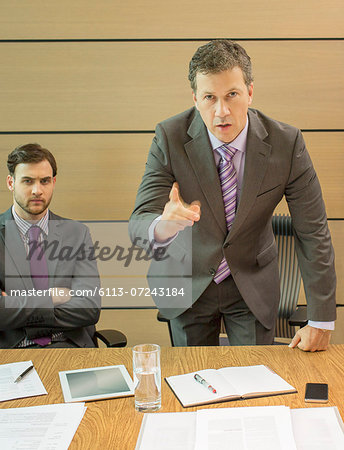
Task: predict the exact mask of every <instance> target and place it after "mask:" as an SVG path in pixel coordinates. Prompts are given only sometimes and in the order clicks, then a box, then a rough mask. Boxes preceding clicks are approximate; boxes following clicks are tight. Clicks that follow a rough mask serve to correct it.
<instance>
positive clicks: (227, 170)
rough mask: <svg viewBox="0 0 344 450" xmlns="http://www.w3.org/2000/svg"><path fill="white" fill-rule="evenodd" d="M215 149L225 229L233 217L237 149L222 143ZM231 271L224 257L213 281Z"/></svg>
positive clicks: (219, 280) (222, 277)
mask: <svg viewBox="0 0 344 450" xmlns="http://www.w3.org/2000/svg"><path fill="white" fill-rule="evenodd" d="M216 151H217V152H218V153H219V154H220V156H221V160H220V164H219V167H218V171H219V177H220V184H221V189H222V197H223V205H224V209H225V216H226V224H227V230H228V231H229V230H230V229H231V226H232V224H233V222H234V218H235V209H236V197H237V173H236V170H235V167H234V165H233V162H232V158H233V156H234V155H235V153H236V151H237V149H236V148H233V147H229V146H227V145H222V146H221V147H219V148H217V149H216ZM230 273H231V271H230V269H229V267H228V264H227V261H226V259H225V258H223V259H222V261H221V262H220V265H219V267H218V268H217V270H216V273H215V276H214V281H215V283H217V284H219V283H221V281H223V280H224V279H225V278H227V277H228V275H229V274H230Z"/></svg>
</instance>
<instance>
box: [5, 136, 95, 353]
mask: <svg viewBox="0 0 344 450" xmlns="http://www.w3.org/2000/svg"><path fill="white" fill-rule="evenodd" d="M7 167H8V170H9V175H8V177H7V187H8V189H9V190H10V191H11V192H12V194H13V206H12V207H11V208H10V209H8V210H7V211H6V212H5V213H3V214H1V215H0V287H1V296H0V348H18V347H19V348H26V347H30V348H35V347H36V348H40V347H49V348H50V347H95V343H94V340H93V339H94V332H95V328H94V324H95V323H97V321H98V319H99V314H100V296H99V274H98V270H97V264H96V261H95V259H94V258H92V257H90V255H91V252H92V248H93V244H92V240H91V237H90V233H89V231H88V228H87V227H86V226H85V225H83V224H81V223H79V222H75V221H73V220H68V219H64V218H62V217H59V216H57V215H55V214H53V213H52V212H51V211H50V210H49V209H48V207H49V204H50V201H51V199H52V195H53V191H54V187H55V181H56V171H57V168H56V161H55V158H54V156H53V155H52V154H51V153H50V152H49V150H47V149H45V148H42V147H41V146H40V145H38V144H27V145H23V146H21V147H18V148H16V149H15V150H13V152H12V153H10V155H9V156H8V161H7Z"/></svg>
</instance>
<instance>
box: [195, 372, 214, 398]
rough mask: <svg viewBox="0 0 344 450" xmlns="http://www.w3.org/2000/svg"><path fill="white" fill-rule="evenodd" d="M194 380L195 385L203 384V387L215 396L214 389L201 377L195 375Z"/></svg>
mask: <svg viewBox="0 0 344 450" xmlns="http://www.w3.org/2000/svg"><path fill="white" fill-rule="evenodd" d="M194 379H195V380H196V381H197V383H200V384H203V386H204V387H206V388H207V389H209V391H211V392H212V393H213V394H216V389H214V388H213V386H211V385H210V384H209V383H208V381H206V380H205V379H204V378H202V377H201V375H198V373H195V375H194Z"/></svg>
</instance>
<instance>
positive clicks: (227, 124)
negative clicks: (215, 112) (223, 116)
mask: <svg viewBox="0 0 344 450" xmlns="http://www.w3.org/2000/svg"><path fill="white" fill-rule="evenodd" d="M231 126H232V125H231V124H230V123H220V124H218V125H216V128H221V129H222V130H226V129H228V128H229V127H231Z"/></svg>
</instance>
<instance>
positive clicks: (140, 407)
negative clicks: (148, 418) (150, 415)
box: [133, 344, 161, 412]
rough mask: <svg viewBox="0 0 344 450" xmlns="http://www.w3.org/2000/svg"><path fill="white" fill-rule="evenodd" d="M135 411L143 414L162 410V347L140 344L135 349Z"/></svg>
mask: <svg viewBox="0 0 344 450" xmlns="http://www.w3.org/2000/svg"><path fill="white" fill-rule="evenodd" d="M133 375H134V387H135V409H136V410H137V411H142V412H150V411H156V410H158V409H160V408H161V369H160V347H159V345H156V344H140V345H136V346H135V347H134V348H133Z"/></svg>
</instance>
